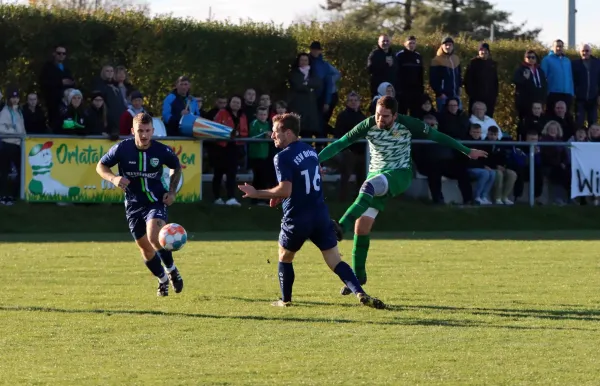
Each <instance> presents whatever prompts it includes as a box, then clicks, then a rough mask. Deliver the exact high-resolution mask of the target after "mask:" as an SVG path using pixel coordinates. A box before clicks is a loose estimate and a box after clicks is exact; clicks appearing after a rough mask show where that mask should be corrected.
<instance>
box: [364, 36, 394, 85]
mask: <svg viewBox="0 0 600 386" xmlns="http://www.w3.org/2000/svg"><path fill="white" fill-rule="evenodd" d="M388 56H389V57H391V58H392V60H393V61H394V63H393V65H392V66H390V65H389V64H387V62H386V58H387V57H388ZM397 68H398V62H397V60H396V57H395V56H394V54H393V53H392V49H391V48H388V50H387V51H384V50H382V49H381V48H379V47H377V48H376V49H374V50H373V51H371V53H370V54H369V58H368V60H367V70H368V71H369V74H370V75H371V95H372V96H375V95H377V87H379V85H380V84H381V83H383V82H390V83H391V84H392V85H395V84H396V73H397V71H398V70H397Z"/></svg>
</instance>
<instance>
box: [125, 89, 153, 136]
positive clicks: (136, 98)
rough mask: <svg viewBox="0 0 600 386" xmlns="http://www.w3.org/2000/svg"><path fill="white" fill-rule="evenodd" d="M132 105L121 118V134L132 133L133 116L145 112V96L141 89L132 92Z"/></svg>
mask: <svg viewBox="0 0 600 386" xmlns="http://www.w3.org/2000/svg"><path fill="white" fill-rule="evenodd" d="M130 99H131V106H130V107H129V108H128V109H127V110H126V111H125V112H124V113H123V114H121V118H120V119H119V134H120V135H131V129H132V128H133V117H135V116H136V115H138V114H139V113H145V112H146V110H145V109H144V96H143V95H142V93H141V92H139V91H134V92H132V93H131V96H130Z"/></svg>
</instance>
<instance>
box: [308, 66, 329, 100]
mask: <svg viewBox="0 0 600 386" xmlns="http://www.w3.org/2000/svg"><path fill="white" fill-rule="evenodd" d="M310 66H311V68H312V70H313V71H314V73H315V75H317V76H318V77H319V79H321V80H322V81H323V87H321V88H320V89H319V90H318V91H317V92H318V97H319V98H323V100H324V102H325V104H326V105H328V104H329V103H331V83H332V81H333V77H332V74H331V67H330V65H329V63H327V62H326V61H325V60H324V59H323V55H319V56H318V57H316V58H315V57H313V56H311V57H310Z"/></svg>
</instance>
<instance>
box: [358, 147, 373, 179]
mask: <svg viewBox="0 0 600 386" xmlns="http://www.w3.org/2000/svg"><path fill="white" fill-rule="evenodd" d="M365 147H366V148H367V149H366V151H365V162H366V164H367V165H366V166H365V171H366V174H365V176H366V175H367V174H369V164H370V163H371V149H370V147H369V143H365ZM356 183H357V184H362V183H363V181H356Z"/></svg>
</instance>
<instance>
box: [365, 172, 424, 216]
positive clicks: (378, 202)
mask: <svg viewBox="0 0 600 386" xmlns="http://www.w3.org/2000/svg"><path fill="white" fill-rule="evenodd" d="M380 174H383V175H384V176H385V178H387V181H388V192H387V194H386V195H385V196H376V197H373V203H372V204H371V207H372V208H373V209H377V210H378V211H380V212H381V211H382V210H383V209H384V208H385V204H386V203H387V200H388V199H389V197H396V196H399V195H401V194H402V193H404V192H406V190H407V189H408V188H409V187H410V184H411V182H412V178H413V177H412V175H413V174H412V170H411V169H398V170H379V171H376V172H370V173H369V174H368V175H367V180H368V179H369V178H373V177H375V176H378V175H380Z"/></svg>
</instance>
